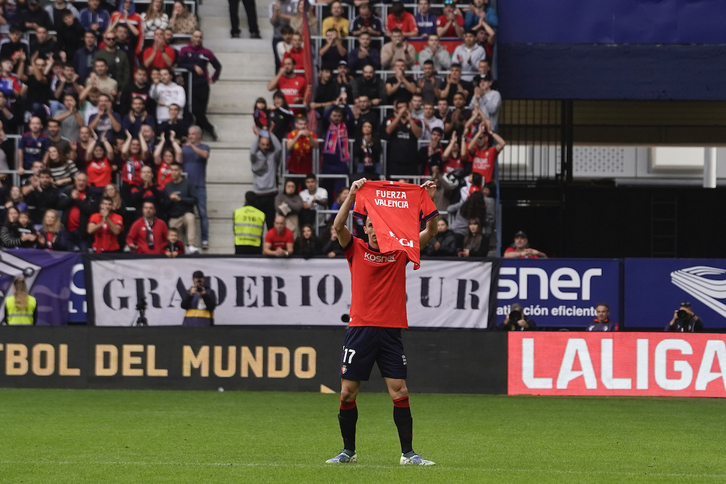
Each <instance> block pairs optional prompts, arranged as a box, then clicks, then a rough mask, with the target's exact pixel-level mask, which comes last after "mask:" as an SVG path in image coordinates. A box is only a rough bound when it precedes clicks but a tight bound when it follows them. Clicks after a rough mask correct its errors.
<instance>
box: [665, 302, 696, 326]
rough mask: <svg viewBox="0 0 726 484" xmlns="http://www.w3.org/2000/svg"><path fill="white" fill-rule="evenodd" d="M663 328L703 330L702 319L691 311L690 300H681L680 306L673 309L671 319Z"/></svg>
mask: <svg viewBox="0 0 726 484" xmlns="http://www.w3.org/2000/svg"><path fill="white" fill-rule="evenodd" d="M665 330H666V331H677V332H679V333H698V332H701V331H703V320H702V319H701V318H699V317H698V316H696V315H695V314H694V313H693V309H692V308H691V303H690V302H688V301H686V302H682V303H681V306H680V307H679V308H678V309H676V310H675V311H673V319H671V320H670V322H669V323H668V324H667V325H666V327H665Z"/></svg>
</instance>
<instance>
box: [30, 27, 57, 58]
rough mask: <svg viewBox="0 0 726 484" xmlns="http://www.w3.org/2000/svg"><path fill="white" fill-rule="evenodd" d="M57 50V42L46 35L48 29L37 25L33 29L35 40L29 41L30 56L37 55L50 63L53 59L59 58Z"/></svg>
mask: <svg viewBox="0 0 726 484" xmlns="http://www.w3.org/2000/svg"><path fill="white" fill-rule="evenodd" d="M58 51H59V49H58V43H57V42H56V41H55V40H53V37H51V36H50V35H48V29H47V28H46V27H44V26H42V25H39V26H38V28H37V29H36V30H35V40H34V41H32V42H31V43H30V58H31V59H32V58H33V57H36V56H37V57H40V58H41V59H45V60H46V61H49V62H50V63H51V64H52V63H53V60H54V59H59V58H60V56H59V55H58ZM61 60H62V59H61Z"/></svg>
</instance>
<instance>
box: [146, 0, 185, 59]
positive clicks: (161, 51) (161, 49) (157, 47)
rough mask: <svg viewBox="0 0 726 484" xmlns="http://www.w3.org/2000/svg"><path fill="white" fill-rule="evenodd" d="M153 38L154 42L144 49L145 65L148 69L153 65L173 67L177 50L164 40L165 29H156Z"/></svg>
mask: <svg viewBox="0 0 726 484" xmlns="http://www.w3.org/2000/svg"><path fill="white" fill-rule="evenodd" d="M157 1H160V0H157ZM152 39H153V40H154V43H153V44H152V45H151V46H150V47H147V48H146V49H144V54H143V56H142V57H141V59H142V61H143V63H144V67H146V68H147V69H151V68H152V67H156V68H157V69H161V68H163V67H168V68H172V67H173V66H174V61H175V60H176V51H175V50H174V48H173V47H171V46H169V45H167V44H166V42H165V41H164V30H163V29H161V28H157V29H156V30H154V31H153V37H152Z"/></svg>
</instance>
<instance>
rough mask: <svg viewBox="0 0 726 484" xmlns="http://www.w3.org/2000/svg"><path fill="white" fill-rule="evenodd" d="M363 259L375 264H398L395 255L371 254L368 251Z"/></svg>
mask: <svg viewBox="0 0 726 484" xmlns="http://www.w3.org/2000/svg"><path fill="white" fill-rule="evenodd" d="M363 258H364V259H365V260H367V261H370V262H373V263H374V264H386V263H389V262H396V255H395V254H388V255H385V254H371V253H370V252H368V251H366V252H365V253H364V254H363Z"/></svg>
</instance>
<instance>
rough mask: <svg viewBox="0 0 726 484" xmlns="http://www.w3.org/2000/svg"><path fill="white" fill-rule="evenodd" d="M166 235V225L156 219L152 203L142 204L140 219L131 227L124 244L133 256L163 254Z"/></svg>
mask: <svg viewBox="0 0 726 484" xmlns="http://www.w3.org/2000/svg"><path fill="white" fill-rule="evenodd" d="M167 235H168V229H167V226H166V223H164V221H163V220H161V219H159V218H157V217H156V206H155V205H154V202H144V205H143V207H142V217H141V218H139V219H138V220H136V222H134V223H133V224H132V225H131V228H130V229H129V234H128V236H127V237H126V244H127V245H128V246H129V248H130V249H131V250H132V251H133V252H134V253H135V254H163V250H164V242H166V239H167Z"/></svg>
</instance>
